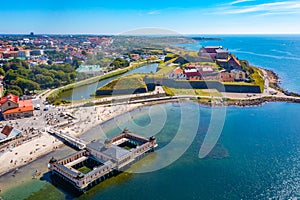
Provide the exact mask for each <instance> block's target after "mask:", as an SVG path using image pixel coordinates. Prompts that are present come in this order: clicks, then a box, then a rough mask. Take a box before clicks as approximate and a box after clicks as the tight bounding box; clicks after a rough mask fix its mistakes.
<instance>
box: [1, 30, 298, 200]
mask: <svg viewBox="0 0 300 200" xmlns="http://www.w3.org/2000/svg"><path fill="white" fill-rule="evenodd" d="M218 37H221V38H222V40H220V41H206V42H199V44H198V43H197V44H186V45H184V46H186V47H188V48H190V49H198V48H199V47H200V45H204V46H206V45H222V46H224V47H225V48H228V49H229V50H230V51H231V52H233V53H235V54H236V55H237V56H238V57H239V58H240V59H248V60H249V61H250V63H252V64H253V65H258V66H262V67H265V68H269V69H273V70H274V71H275V72H277V73H278V74H279V75H280V76H281V77H282V84H283V85H282V86H283V87H287V88H288V89H289V90H291V91H300V87H297V83H298V82H299V81H298V79H300V69H297V66H298V64H299V60H298V59H297V57H298V58H300V56H299V55H300V48H299V47H300V37H298V36H263V35H262V36H218ZM297 44H298V45H299V46H297ZM280 55H285V56H286V57H287V58H285V56H283V57H280ZM287 55H289V56H287ZM299 111H300V105H299V104H292V103H267V104H264V105H262V106H255V107H245V108H239V107H224V108H210V107H205V106H201V105H198V104H195V103H191V102H184V103H180V104H172V103H167V104H162V105H153V106H149V107H143V108H141V109H137V110H134V111H132V112H130V113H129V114H126V115H123V116H120V117H117V118H116V119H114V120H112V121H109V122H107V123H105V124H103V125H98V126H96V127H95V128H94V129H91V130H90V131H88V132H87V133H85V134H84V135H83V136H82V138H83V139H85V140H93V139H99V138H103V133H105V135H106V136H107V137H112V136H115V135H117V134H118V133H119V132H120V131H121V130H122V129H123V128H125V127H127V128H129V129H130V130H132V131H133V132H136V133H138V134H141V135H144V136H151V135H155V136H156V138H157V143H158V145H159V146H158V149H157V151H156V152H155V153H153V154H151V155H149V156H147V157H145V158H144V159H142V160H140V161H139V162H137V163H136V164H134V165H133V166H132V167H131V168H129V169H128V172H124V173H122V174H119V175H118V176H115V177H113V178H111V179H109V180H106V181H104V182H102V183H100V184H99V185H97V186H96V187H94V188H92V189H91V190H89V191H88V192H87V193H85V194H84V195H82V196H74V195H73V193H72V192H70V191H69V190H66V189H63V188H62V187H60V186H53V185H52V184H51V179H50V178H49V173H47V162H48V160H50V158H51V157H52V156H55V157H58V158H60V157H63V156H66V155H68V154H70V153H72V152H73V150H71V149H70V148H68V147H64V148H62V149H59V150H57V151H56V152H53V153H51V154H49V155H47V156H46V157H44V158H41V159H39V160H37V161H35V162H33V163H32V164H31V165H29V166H26V167H24V168H21V169H20V170H19V172H18V173H17V174H16V175H15V176H14V177H13V176H12V175H11V174H8V175H6V176H3V177H0V189H2V192H1V193H0V196H1V197H3V198H4V199H124V200H126V199H128V200H132V199H172V200H173V199H216V200H219V199H230V200H231V199H253V200H256V199H299V198H300V171H299V169H300V123H299V118H300V114H299V113H300V112H299ZM209 130H212V132H209ZM207 136H212V137H209V138H210V139H209V140H206V138H207ZM207 142H208V143H210V144H213V146H214V148H213V149H212V151H211V152H210V153H209V154H208V155H207V156H206V157H204V158H202V157H199V151H200V149H201V148H202V147H204V144H206V143H207ZM215 143H216V144H215ZM214 144H215V145H214ZM35 169H39V170H40V171H42V172H44V174H43V176H42V177H41V178H40V179H38V180H32V179H31V174H32V173H33V172H34V171H35ZM141 171H142V172H145V173H138V172H141Z"/></svg>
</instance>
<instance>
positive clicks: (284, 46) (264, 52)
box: [180, 35, 300, 93]
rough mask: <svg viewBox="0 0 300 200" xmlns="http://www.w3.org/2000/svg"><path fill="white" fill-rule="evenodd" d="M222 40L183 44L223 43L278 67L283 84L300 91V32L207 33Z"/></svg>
mask: <svg viewBox="0 0 300 200" xmlns="http://www.w3.org/2000/svg"><path fill="white" fill-rule="evenodd" d="M205 37H216V38H220V39H221V40H209V41H198V42H197V43H193V44H180V46H184V47H186V48H187V49H190V50H196V51H198V50H199V48H200V47H201V46H223V48H228V50H229V51H230V52H231V53H233V54H235V55H236V56H237V57H238V58H239V59H241V60H248V61H249V62H250V64H252V65H255V66H258V67H263V68H266V69H271V70H273V71H275V72H276V73H277V74H278V75H279V77H280V78H281V80H282V87H284V88H286V89H288V90H290V91H294V92H298V93H300V87H299V82H300V70H299V68H300V35H207V36H205Z"/></svg>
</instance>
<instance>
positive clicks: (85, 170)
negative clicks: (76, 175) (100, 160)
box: [77, 166, 92, 174]
mask: <svg viewBox="0 0 300 200" xmlns="http://www.w3.org/2000/svg"><path fill="white" fill-rule="evenodd" d="M77 170H78V171H80V172H81V173H83V174H87V173H89V172H91V171H92V169H90V168H88V167H87V166H83V167H80V168H78V169H77Z"/></svg>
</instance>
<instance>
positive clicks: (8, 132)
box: [1, 125, 14, 137]
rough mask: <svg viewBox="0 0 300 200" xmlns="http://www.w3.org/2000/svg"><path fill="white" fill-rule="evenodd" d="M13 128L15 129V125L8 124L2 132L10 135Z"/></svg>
mask: <svg viewBox="0 0 300 200" xmlns="http://www.w3.org/2000/svg"><path fill="white" fill-rule="evenodd" d="M13 129H14V128H13V127H11V126H8V125H6V126H5V127H4V128H3V129H2V131H1V133H2V134H3V135H6V137H8V136H9V134H10V133H11V131H12V130H13Z"/></svg>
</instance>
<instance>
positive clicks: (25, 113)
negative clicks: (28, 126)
mask: <svg viewBox="0 0 300 200" xmlns="http://www.w3.org/2000/svg"><path fill="white" fill-rule="evenodd" d="M0 106H1V113H2V116H3V118H4V120H11V119H17V118H24V117H32V116H33V110H34V109H33V105H32V100H19V97H18V96H16V95H13V94H9V95H7V96H5V97H2V98H1V99H0Z"/></svg>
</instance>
